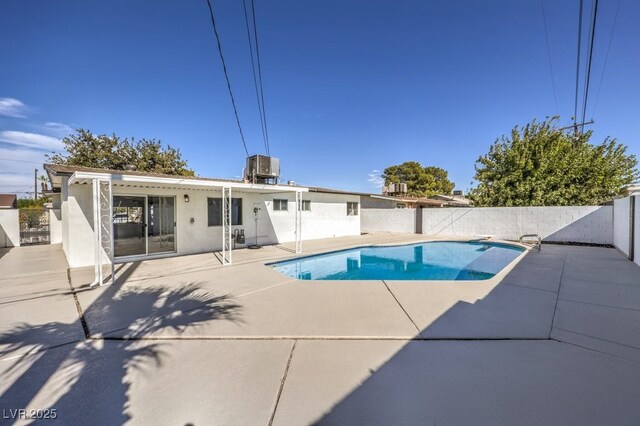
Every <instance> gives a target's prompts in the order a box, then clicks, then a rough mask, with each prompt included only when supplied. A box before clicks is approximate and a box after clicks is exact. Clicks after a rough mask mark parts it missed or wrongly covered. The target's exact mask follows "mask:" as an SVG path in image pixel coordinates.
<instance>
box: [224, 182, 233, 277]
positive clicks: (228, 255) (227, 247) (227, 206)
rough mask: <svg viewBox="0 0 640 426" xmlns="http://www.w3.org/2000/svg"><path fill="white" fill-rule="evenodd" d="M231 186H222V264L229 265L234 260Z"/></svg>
mask: <svg viewBox="0 0 640 426" xmlns="http://www.w3.org/2000/svg"><path fill="white" fill-rule="evenodd" d="M231 200H232V198H231V187H228V186H225V187H223V188H222V265H223V266H227V265H231V264H232V263H233V260H232V247H233V243H232V241H231V225H232V219H231V217H232V216H231V213H232V211H231V210H232V205H231V204H232V202H231Z"/></svg>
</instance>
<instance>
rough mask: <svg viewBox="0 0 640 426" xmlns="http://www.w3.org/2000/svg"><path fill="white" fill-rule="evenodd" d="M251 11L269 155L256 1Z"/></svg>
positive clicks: (253, 0) (253, 1)
mask: <svg viewBox="0 0 640 426" xmlns="http://www.w3.org/2000/svg"><path fill="white" fill-rule="evenodd" d="M251 13H252V15H253V37H254V41H255V45H256V62H257V63H258V83H259V84H260V98H261V99H260V100H261V103H262V115H263V116H264V134H265V136H266V139H267V155H271V153H270V147H269V132H268V130H267V111H266V110H265V108H264V91H263V89H262V65H261V63H260V46H259V44H258V26H257V24H256V3H255V0H251Z"/></svg>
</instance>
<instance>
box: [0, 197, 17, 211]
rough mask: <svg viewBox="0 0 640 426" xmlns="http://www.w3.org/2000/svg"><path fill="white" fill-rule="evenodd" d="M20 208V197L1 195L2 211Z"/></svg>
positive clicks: (0, 207)
mask: <svg viewBox="0 0 640 426" xmlns="http://www.w3.org/2000/svg"><path fill="white" fill-rule="evenodd" d="M16 208H18V196H17V195H16V194H0V209H16Z"/></svg>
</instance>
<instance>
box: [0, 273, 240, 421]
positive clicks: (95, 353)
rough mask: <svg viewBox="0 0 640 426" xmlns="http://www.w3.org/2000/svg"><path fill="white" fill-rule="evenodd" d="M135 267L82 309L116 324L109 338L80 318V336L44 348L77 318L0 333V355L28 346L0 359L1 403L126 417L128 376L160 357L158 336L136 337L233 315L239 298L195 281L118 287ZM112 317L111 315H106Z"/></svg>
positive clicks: (97, 320)
mask: <svg viewBox="0 0 640 426" xmlns="http://www.w3.org/2000/svg"><path fill="white" fill-rule="evenodd" d="M136 267H137V265H136V264H133V265H131V267H130V268H129V270H128V271H125V274H123V275H122V276H121V277H120V278H119V279H118V280H117V282H116V283H115V284H114V285H112V286H110V287H109V288H107V289H105V290H104V292H103V293H102V294H101V295H100V296H99V297H98V298H97V299H96V300H95V301H94V302H93V303H92V304H91V305H90V306H89V307H88V308H87V309H86V315H88V316H90V317H91V318H92V321H90V322H89V324H90V325H93V324H98V325H102V323H106V327H107V328H108V327H110V326H114V325H117V327H118V328H117V329H115V330H114V329H113V328H111V329H110V330H109V331H110V332H111V333H113V332H115V335H114V336H110V337H108V340H103V339H96V338H95V337H91V336H92V332H93V330H90V329H89V327H88V326H87V325H86V324H85V335H87V337H89V339H88V340H87V341H84V342H75V343H69V344H64V345H61V346H59V347H55V348H49V349H47V350H43V349H45V348H46V347H47V345H48V344H49V343H50V342H51V341H53V340H54V339H55V337H60V340H59V341H65V340H64V338H65V336H66V337H67V341H68V336H69V335H73V332H74V331H76V330H77V327H78V324H77V322H73V323H62V322H52V323H48V324H44V325H30V324H26V323H23V324H19V325H18V326H16V327H14V329H12V330H11V331H9V332H7V333H5V334H2V335H0V347H1V348H2V350H1V351H0V356H2V357H5V356H9V355H16V354H19V353H25V352H27V355H17V356H16V357H15V359H13V360H5V361H4V362H7V363H11V364H8V366H5V368H4V369H3V370H1V371H0V383H5V384H7V383H10V385H9V386H8V387H5V386H3V387H0V389H2V388H4V391H2V393H1V394H0V401H1V402H0V408H2V409H4V410H9V409H12V410H15V409H27V408H33V409H46V408H55V409H56V413H57V420H58V421H60V422H61V423H64V424H85V423H86V422H87V420H88V419H91V421H92V423H94V424H98V423H100V422H104V423H105V424H122V423H124V422H126V421H128V420H130V418H131V412H130V411H131V410H130V408H131V407H130V405H129V393H130V388H131V386H132V384H133V383H132V379H131V376H132V375H137V374H152V373H153V371H154V369H157V368H161V367H162V365H163V359H164V358H165V357H166V356H167V354H166V352H165V351H163V349H162V347H163V346H164V345H165V344H164V343H159V342H158V341H153V340H141V338H142V337H145V336H153V335H156V334H158V333H162V332H163V331H167V330H168V331H171V332H173V333H182V332H184V331H185V330H186V329H188V328H193V327H198V326H201V325H203V324H204V323H206V322H208V321H212V320H231V321H237V320H238V319H239V316H240V311H241V306H240V305H238V304H236V303H234V302H233V300H232V299H231V298H230V297H229V296H228V295H214V294H211V293H209V292H207V291H205V290H203V289H202V286H201V284H200V283H187V284H185V285H183V286H181V287H180V288H175V283H174V284H173V285H166V286H155V287H148V288H126V289H124V288H123V284H124V283H125V282H126V278H128V276H129V275H130V274H131V273H132V272H133V270H134V269H135V268H136ZM113 319H115V320H117V321H116V322H113V321H112V322H109V320H113ZM45 386H46V387H45ZM43 388H44V389H46V392H43V391H42V390H43ZM5 420H6V419H5ZM96 420H98V423H96ZM10 421H11V420H10Z"/></svg>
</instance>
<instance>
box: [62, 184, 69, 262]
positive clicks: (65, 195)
mask: <svg viewBox="0 0 640 426" xmlns="http://www.w3.org/2000/svg"><path fill="white" fill-rule="evenodd" d="M68 182H69V178H68V177H63V178H62V187H61V189H60V212H61V213H62V226H61V227H60V228H61V229H60V230H61V234H62V235H61V238H62V250H63V251H64V254H65V255H66V256H67V263H69V264H71V261H70V260H71V256H70V254H69V219H68V218H69V203H68V201H69V186H68Z"/></svg>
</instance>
